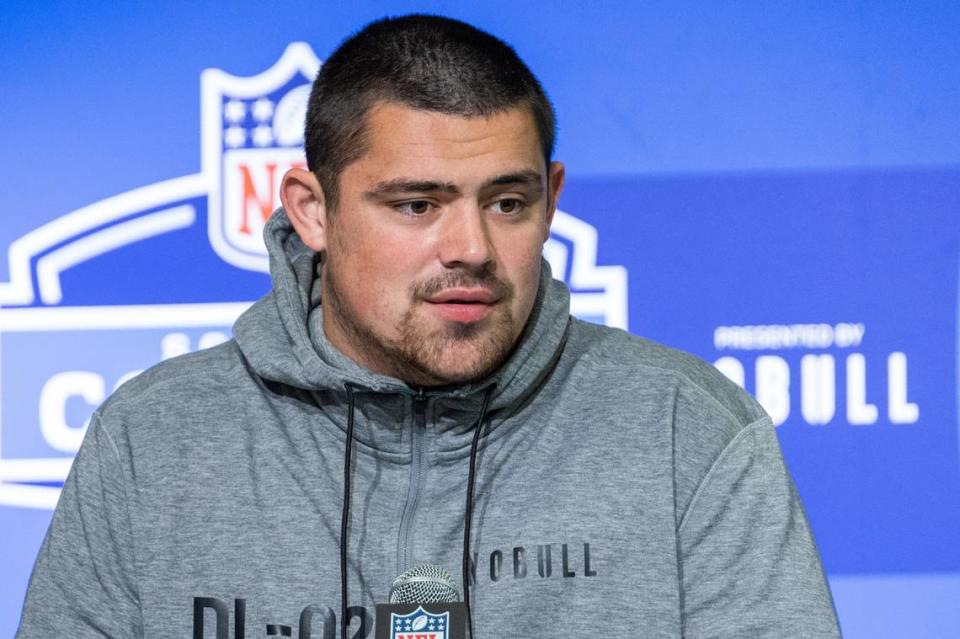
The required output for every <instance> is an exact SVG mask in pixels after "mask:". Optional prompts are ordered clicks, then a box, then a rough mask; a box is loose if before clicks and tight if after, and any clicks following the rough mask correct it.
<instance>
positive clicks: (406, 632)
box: [390, 606, 450, 639]
mask: <svg viewBox="0 0 960 639" xmlns="http://www.w3.org/2000/svg"><path fill="white" fill-rule="evenodd" d="M449 626H450V613H449V612H445V613H443V614H439V615H434V614H430V613H429V612H427V611H426V610H424V609H423V606H420V607H418V608H417V609H416V610H414V611H413V612H411V613H410V614H408V615H400V614H397V613H395V612H394V613H391V614H390V639H447V628H448V627H449Z"/></svg>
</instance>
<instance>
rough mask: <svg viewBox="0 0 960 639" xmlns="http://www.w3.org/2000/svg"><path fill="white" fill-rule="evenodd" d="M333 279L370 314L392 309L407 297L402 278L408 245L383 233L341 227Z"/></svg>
mask: <svg viewBox="0 0 960 639" xmlns="http://www.w3.org/2000/svg"><path fill="white" fill-rule="evenodd" d="M335 246H336V251H337V255H336V256H335V258H336V259H335V262H334V263H335V265H336V270H337V280H338V281H340V282H343V286H342V288H345V289H348V290H347V291H344V293H345V294H347V295H349V296H350V297H351V298H352V299H353V300H354V305H355V306H360V307H362V308H363V309H364V310H365V311H366V312H367V313H369V314H370V315H371V316H374V317H377V316H384V315H389V314H390V312H391V311H393V312H396V310H397V307H398V306H400V305H402V304H403V303H404V301H405V300H406V298H407V295H408V289H409V287H410V281H409V279H405V277H406V275H405V274H406V272H407V271H408V270H409V265H408V264H407V263H406V262H405V260H406V261H409V260H410V259H411V251H410V249H409V245H405V243H402V242H398V241H397V240H396V237H395V236H393V237H392V236H390V235H389V234H387V233H383V232H380V233H377V232H371V231H370V230H369V229H367V230H366V232H359V231H357V230H354V229H343V233H341V234H339V236H338V238H337V241H336V243H335Z"/></svg>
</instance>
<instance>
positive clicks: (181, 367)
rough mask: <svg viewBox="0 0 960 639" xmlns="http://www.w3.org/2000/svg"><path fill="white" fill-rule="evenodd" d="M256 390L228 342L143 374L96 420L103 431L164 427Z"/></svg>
mask: <svg viewBox="0 0 960 639" xmlns="http://www.w3.org/2000/svg"><path fill="white" fill-rule="evenodd" d="M259 385H260V381H259V379H258V378H257V377H256V376H255V375H253V374H252V373H251V372H250V371H249V369H248V368H247V364H246V361H245V360H244V358H243V355H242V354H241V352H240V349H239V348H238V347H237V344H236V342H235V341H234V340H229V341H227V342H225V343H223V344H220V345H219V346H215V347H213V348H209V349H205V350H202V351H197V352H194V353H188V354H185V355H180V356H178V357H173V358H170V359H168V360H165V361H163V362H160V363H159V364H157V365H155V366H153V367H151V368H149V369H147V370H145V371H143V372H142V373H140V374H139V375H137V376H136V377H134V378H133V379H131V380H129V381H127V382H126V383H124V384H123V385H121V386H120V387H119V388H118V389H117V390H116V391H115V392H114V393H113V394H112V395H111V396H110V397H109V398H107V400H106V401H105V402H104V403H103V404H102V405H101V406H100V408H99V409H97V416H98V419H99V420H100V421H101V422H102V423H103V424H104V425H105V426H106V427H107V428H108V429H112V428H115V427H116V425H117V424H129V423H132V422H138V423H156V422H170V421H174V420H176V419H177V418H178V417H183V416H184V415H187V414H190V413H196V412H209V411H210V410H211V409H212V408H214V407H215V406H216V405H217V404H219V403H223V402H225V401H226V402H230V401H233V400H234V399H235V398H237V397H239V396H242V395H243V394H244V393H245V392H247V391H253V390H254V389H256V388H258V387H259ZM245 389H246V390H245ZM114 434H115V433H111V435H114Z"/></svg>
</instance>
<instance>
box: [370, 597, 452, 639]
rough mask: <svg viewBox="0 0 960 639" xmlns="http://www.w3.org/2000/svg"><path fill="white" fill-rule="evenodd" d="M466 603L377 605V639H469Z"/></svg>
mask: <svg viewBox="0 0 960 639" xmlns="http://www.w3.org/2000/svg"><path fill="white" fill-rule="evenodd" d="M465 629H466V610H465V607H464V605H463V602H460V601H455V602H438V603H427V604H419V603H404V604H377V623H376V639H466V636H467V635H466V630H465Z"/></svg>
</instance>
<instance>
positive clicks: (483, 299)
mask: <svg viewBox="0 0 960 639" xmlns="http://www.w3.org/2000/svg"><path fill="white" fill-rule="evenodd" d="M427 301H428V302H430V303H431V304H493V303H494V302H496V301H497V296H496V295H494V293H493V291H490V290H488V289H485V288H452V289H447V290H445V291H441V292H440V293H437V294H436V295H433V296H432V297H430V298H428V299H427Z"/></svg>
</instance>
